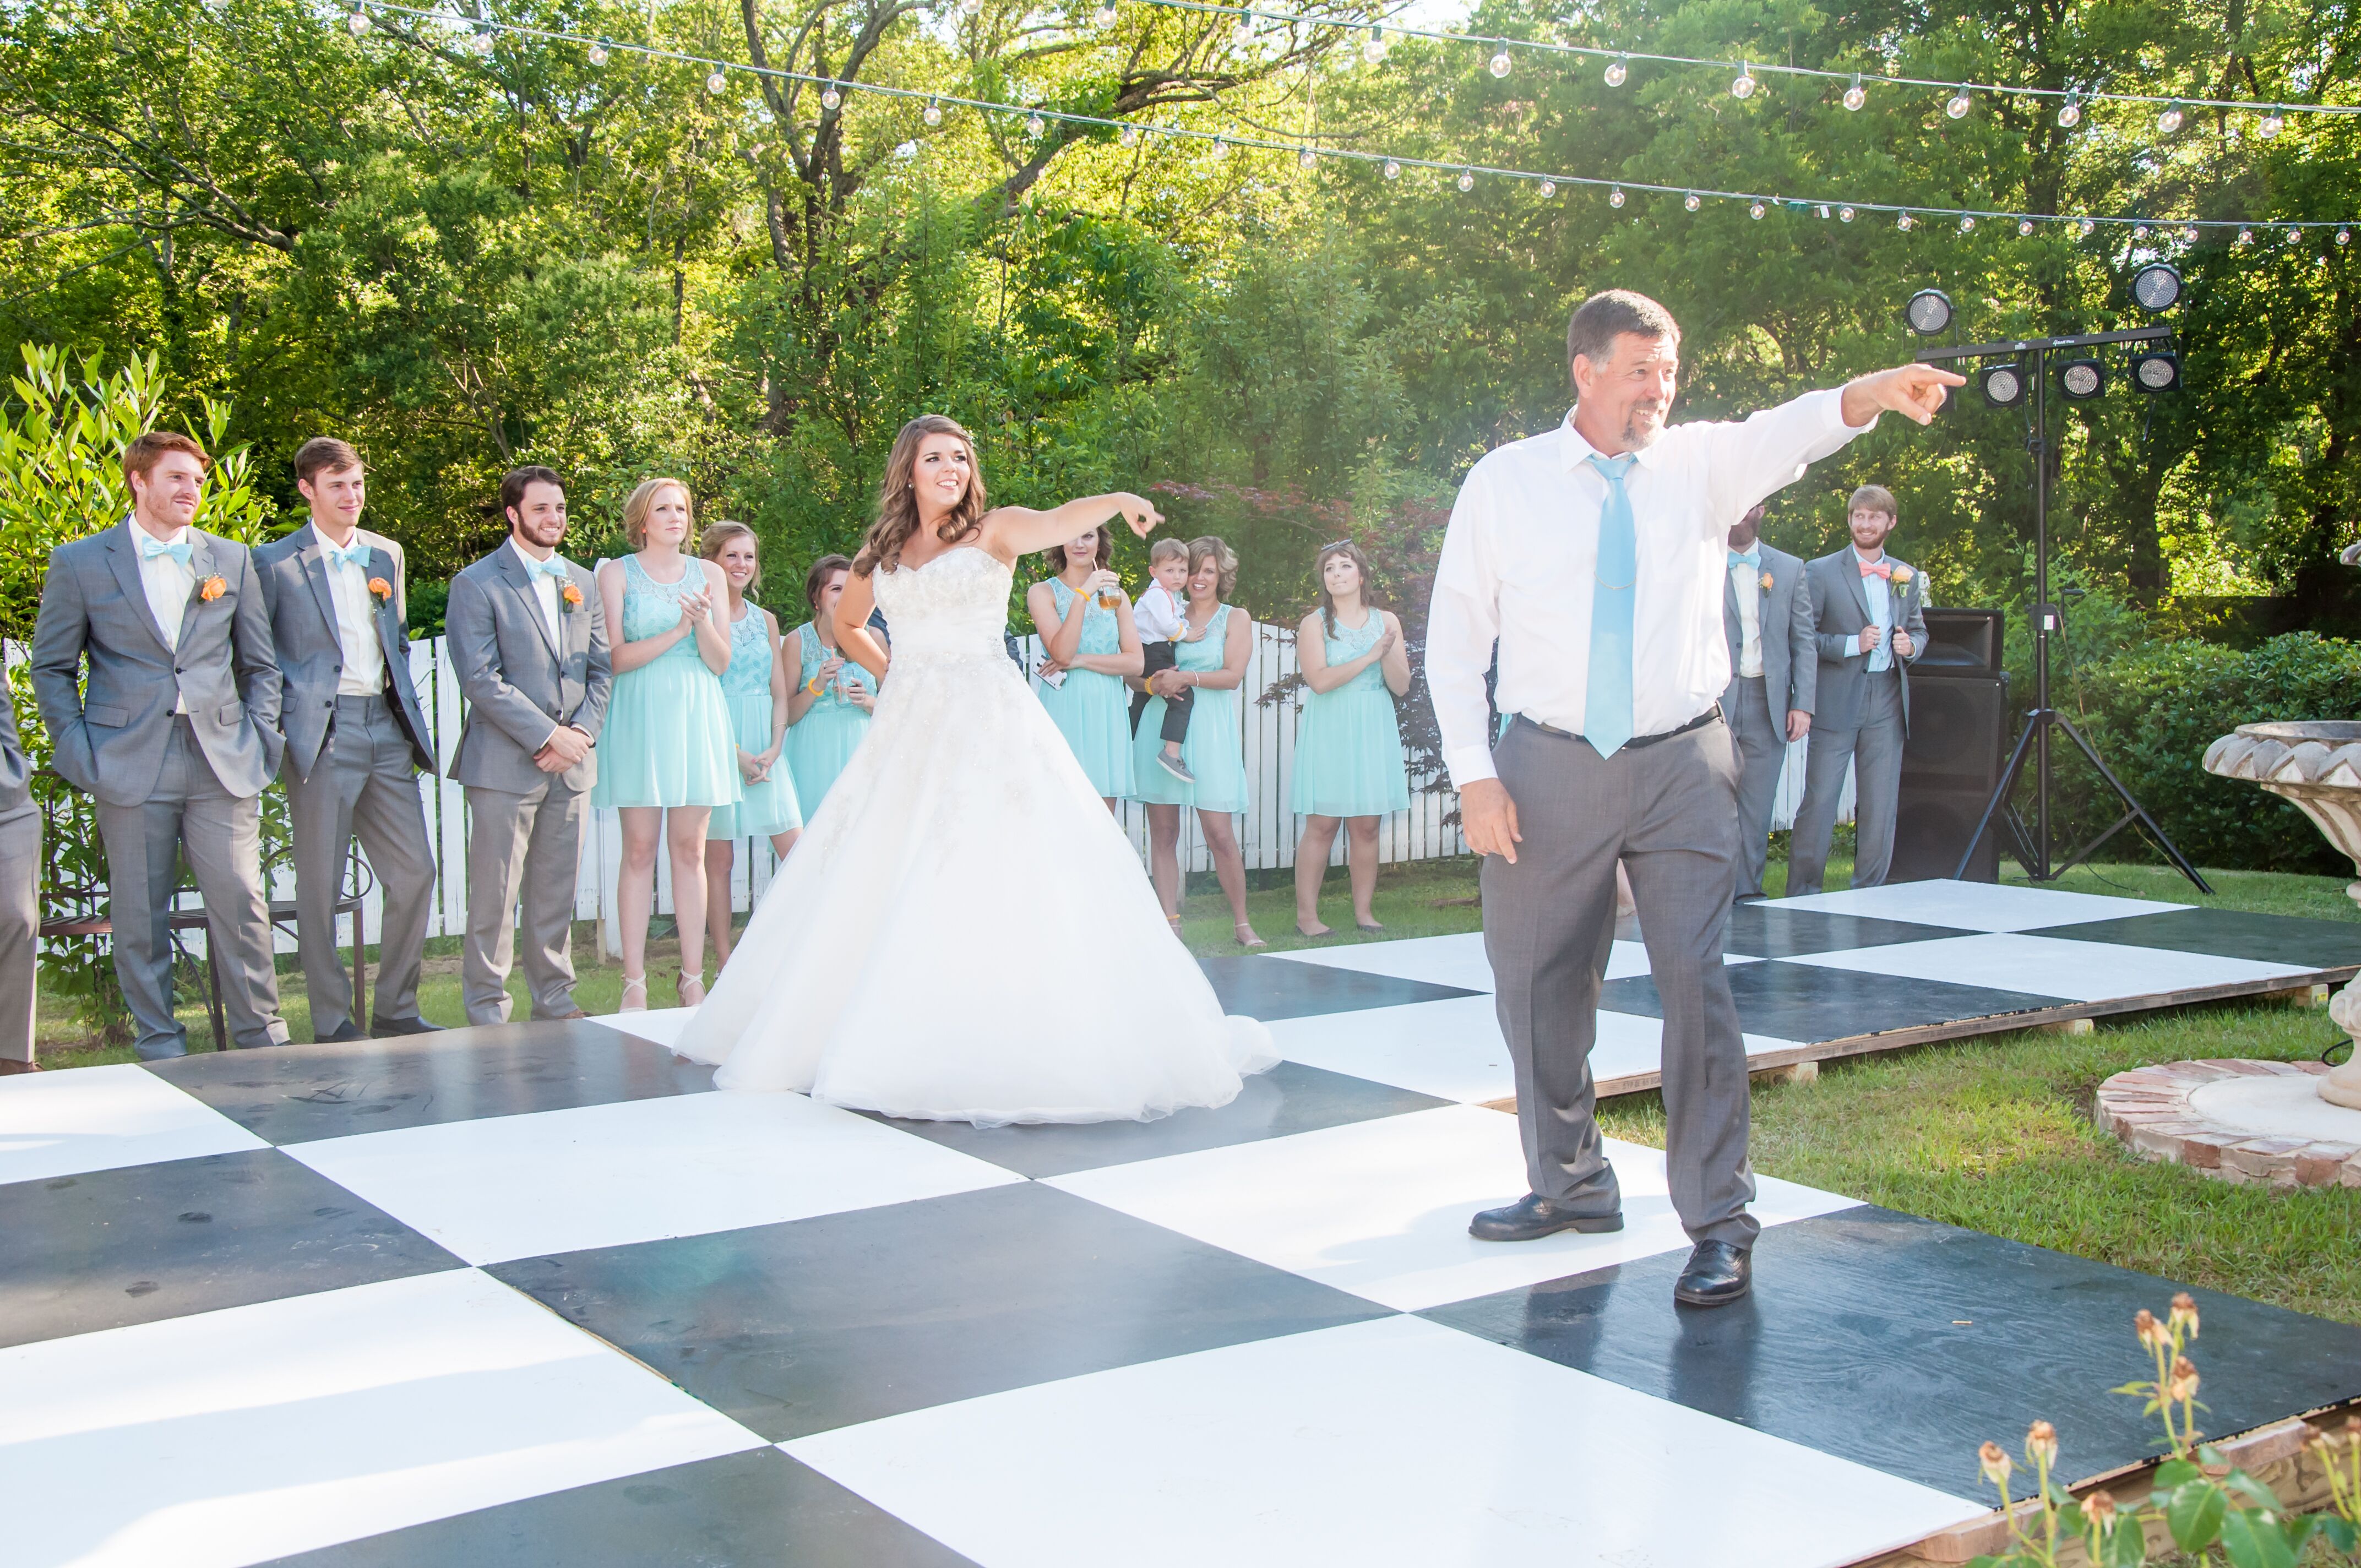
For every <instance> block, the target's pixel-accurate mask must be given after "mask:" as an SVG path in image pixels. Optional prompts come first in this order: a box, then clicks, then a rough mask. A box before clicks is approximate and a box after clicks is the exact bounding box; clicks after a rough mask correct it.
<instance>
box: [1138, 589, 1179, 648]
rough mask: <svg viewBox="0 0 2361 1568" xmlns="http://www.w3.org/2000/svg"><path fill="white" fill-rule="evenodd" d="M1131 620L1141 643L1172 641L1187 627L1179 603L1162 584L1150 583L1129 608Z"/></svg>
mask: <svg viewBox="0 0 2361 1568" xmlns="http://www.w3.org/2000/svg"><path fill="white" fill-rule="evenodd" d="M1131 619H1132V623H1133V624H1134V625H1136V626H1137V627H1138V628H1139V640H1140V641H1143V642H1170V641H1176V640H1177V639H1178V638H1179V637H1180V634H1181V633H1182V632H1183V631H1185V630H1188V626H1189V618H1188V616H1187V614H1186V613H1185V612H1183V611H1182V609H1180V600H1178V599H1176V598H1173V597H1172V590H1171V589H1170V588H1168V587H1165V586H1164V585H1163V584H1162V583H1150V584H1148V587H1147V588H1146V589H1145V590H1143V591H1142V592H1141V594H1140V596H1139V602H1138V603H1137V604H1135V605H1133V606H1132V607H1131Z"/></svg>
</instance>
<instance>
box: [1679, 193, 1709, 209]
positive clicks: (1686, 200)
mask: <svg viewBox="0 0 2361 1568" xmlns="http://www.w3.org/2000/svg"><path fill="white" fill-rule="evenodd" d="M1681 205H1682V206H1684V207H1686V208H1687V209H1688V210H1689V211H1690V212H1692V213H1694V212H1696V211H1697V209H1698V208H1699V207H1702V206H1704V205H1705V198H1704V197H1702V196H1700V195H1698V194H1697V192H1694V191H1692V192H1689V193H1688V194H1687V195H1686V196H1684V197H1682V198H1681Z"/></svg>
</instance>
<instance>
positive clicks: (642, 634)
mask: <svg viewBox="0 0 2361 1568" xmlns="http://www.w3.org/2000/svg"><path fill="white" fill-rule="evenodd" d="M705 586H706V584H705V563H704V562H702V561H691V562H689V563H688V569H687V570H686V571H684V572H683V573H681V575H680V581H678V582H676V583H660V582H657V581H656V580H655V579H654V578H653V577H651V576H648V573H647V568H646V567H644V566H642V565H640V558H639V557H638V556H637V555H626V556H624V557H623V637H624V640H625V641H631V642H639V641H645V640H646V639H648V638H650V637H661V636H662V635H664V633H665V632H667V631H670V630H672V629H673V628H674V627H675V626H678V625H679V624H680V599H681V596H682V595H683V594H687V593H694V592H695V591H696V590H697V589H699V588H701V587H705ZM757 619H760V618H759V617H758V618H757ZM656 657H657V658H659V659H696V658H697V639H696V638H694V637H684V638H682V639H681V640H680V641H677V642H675V643H674V644H673V645H672V646H671V647H669V648H667V649H665V650H664V652H661V653H659V654H657V655H656Z"/></svg>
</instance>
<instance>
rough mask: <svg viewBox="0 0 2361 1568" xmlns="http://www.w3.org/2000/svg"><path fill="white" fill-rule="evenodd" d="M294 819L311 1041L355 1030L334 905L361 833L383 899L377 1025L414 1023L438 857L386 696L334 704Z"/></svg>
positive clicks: (291, 791)
mask: <svg viewBox="0 0 2361 1568" xmlns="http://www.w3.org/2000/svg"><path fill="white" fill-rule="evenodd" d="M287 811H288V816H289V818H290V819H291V825H292V826H293V828H294V833H295V947H296V950H297V952H298V953H299V954H300V955H301V956H302V963H303V981H304V984H305V986H306V987H307V988H308V989H309V990H310V992H311V993H312V1032H313V1036H317V1037H321V1038H324V1037H325V1036H329V1035H333V1034H335V1033H336V1031H338V1030H339V1029H342V1028H343V1027H344V1026H345V1025H347V1024H350V1023H353V1022H354V1021H355V1020H354V1018H353V981H352V972H351V971H350V970H347V969H346V967H345V963H344V959H343V958H342V957H341V956H340V955H339V954H338V952H337V950H336V899H337V897H338V895H339V894H341V893H342V892H343V890H344V880H345V865H346V857H347V856H348V855H349V854H350V853H351V849H352V841H353V836H354V835H355V834H356V833H357V834H358V835H359V836H360V841H361V850H362V852H363V853H365V854H367V855H368V862H369V869H370V870H371V871H373V872H376V873H377V883H378V888H379V891H380V892H381V893H382V894H384V899H383V903H384V915H383V916H382V919H383V928H382V930H381V931H380V932H379V948H378V970H377V1018H378V1021H379V1023H384V1022H388V1021H394V1022H409V1021H412V1020H415V1019H416V1018H417V1016H418V971H419V966H420V964H421V962H422V961H423V957H424V954H425V951H426V920H427V916H428V915H429V914H431V913H432V911H431V909H430V908H429V906H428V901H429V900H430V899H431V898H432V897H433V895H434V849H433V847H432V846H431V844H430V843H429V841H428V839H427V836H426V807H425V806H424V805H423V803H422V802H421V801H420V799H419V796H418V776H417V773H416V772H415V770H414V767H413V764H412V760H411V754H410V738H409V736H407V735H406V734H404V733H403V732H402V729H401V724H400V723H399V722H398V721H397V720H396V719H395V718H394V716H393V709H392V708H390V707H388V706H387V705H386V700H385V698H384V697H383V696H339V697H337V698H336V715H335V723H334V724H332V725H331V726H330V727H329V729H328V734H327V739H326V740H324V741H323V742H322V744H321V747H320V755H319V758H318V760H317V761H315V762H313V764H312V772H311V773H310V775H309V776H308V777H305V778H301V779H299V778H297V777H296V776H295V775H294V772H293V769H292V767H290V769H289V771H288V773H287Z"/></svg>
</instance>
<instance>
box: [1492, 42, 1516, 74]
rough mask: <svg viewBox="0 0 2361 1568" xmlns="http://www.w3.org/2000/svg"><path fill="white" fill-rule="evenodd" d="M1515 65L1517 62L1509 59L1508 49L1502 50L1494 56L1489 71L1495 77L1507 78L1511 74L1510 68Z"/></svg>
mask: <svg viewBox="0 0 2361 1568" xmlns="http://www.w3.org/2000/svg"><path fill="white" fill-rule="evenodd" d="M1515 63H1516V62H1515V61H1514V60H1510V58H1509V51H1508V49H1506V48H1502V49H1499V50H1497V51H1496V52H1495V53H1494V54H1493V56H1492V63H1491V65H1490V67H1489V68H1488V69H1489V70H1490V71H1491V72H1492V74H1493V75H1495V76H1506V75H1508V74H1509V67H1510V66H1511V65H1513V64H1515Z"/></svg>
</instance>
